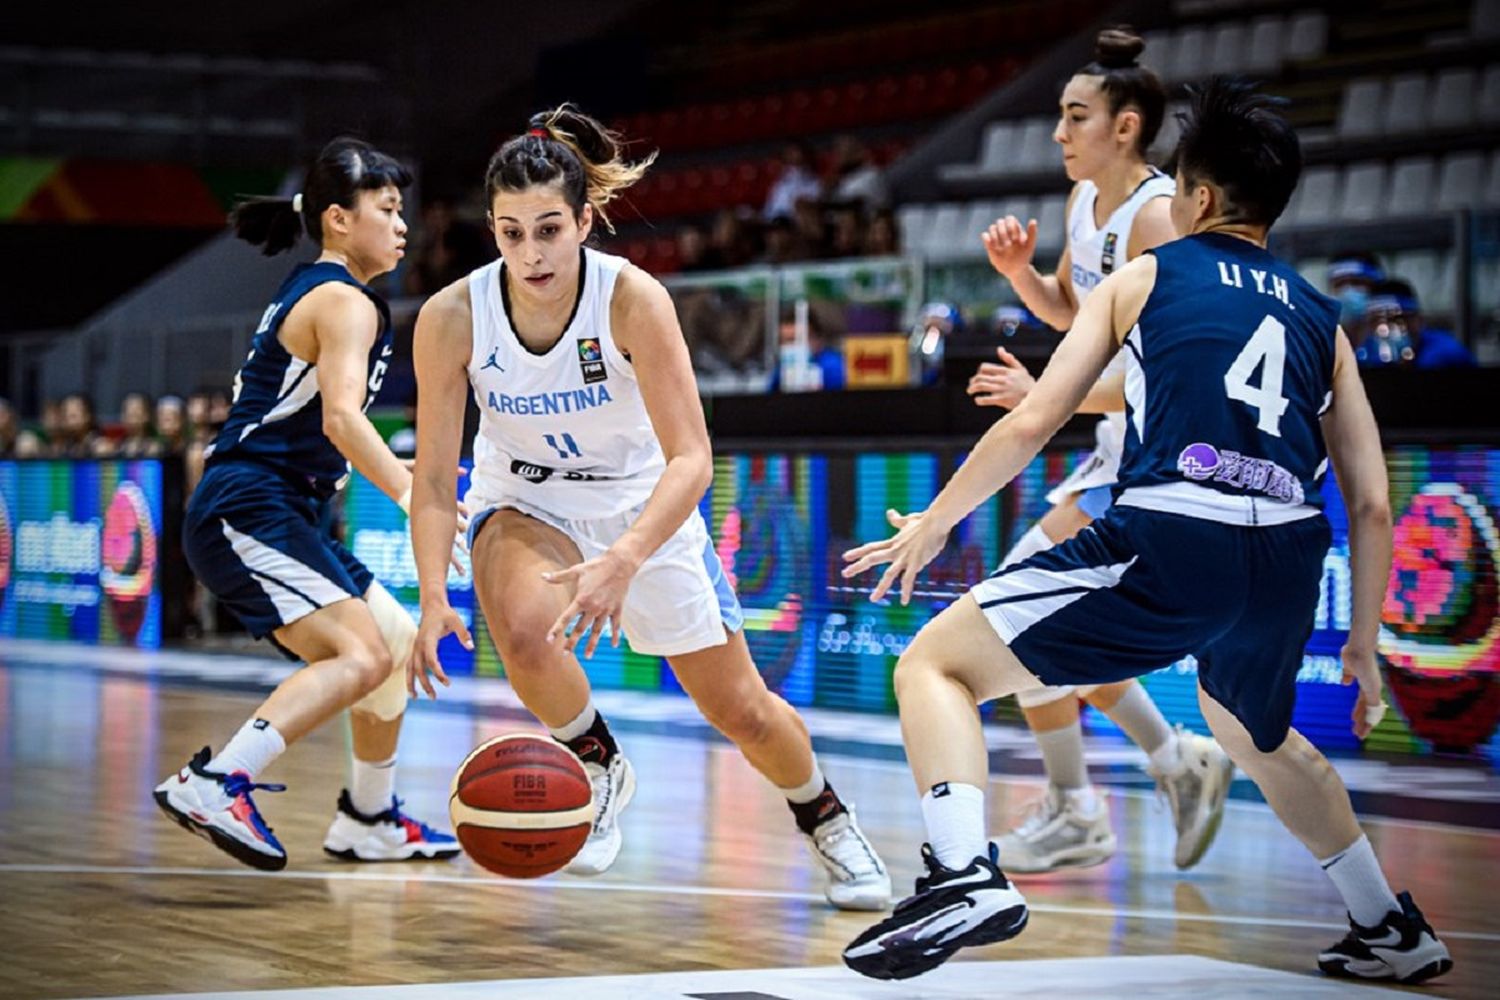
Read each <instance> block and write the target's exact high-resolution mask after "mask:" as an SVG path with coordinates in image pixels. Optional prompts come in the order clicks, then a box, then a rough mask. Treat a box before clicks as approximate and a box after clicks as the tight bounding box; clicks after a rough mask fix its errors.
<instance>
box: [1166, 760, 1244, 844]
mask: <svg viewBox="0 0 1500 1000" xmlns="http://www.w3.org/2000/svg"><path fill="white" fill-rule="evenodd" d="M1220 770H1221V771H1223V772H1224V774H1223V780H1222V781H1220V782H1219V791H1218V794H1217V796H1216V798H1215V802H1214V805H1213V808H1212V809H1211V810H1210V811H1209V814H1208V822H1206V823H1204V824H1203V832H1202V833H1200V834H1199V835H1198V843H1197V846H1195V847H1194V848H1193V852H1192V853H1191V854H1189V855H1188V857H1187V860H1185V861H1176V859H1175V858H1174V859H1173V860H1174V861H1176V864H1177V868H1178V870H1180V871H1187V870H1188V869H1189V868H1191V867H1193V866H1194V865H1196V864H1197V863H1198V862H1200V861H1202V860H1203V855H1205V854H1207V853H1208V849H1209V848H1210V847H1212V846H1213V843H1214V838H1215V837H1217V836H1218V835H1219V827H1220V826H1221V825H1222V824H1223V822H1224V805H1225V803H1227V802H1228V801H1229V786H1230V785H1231V784H1233V782H1234V761H1232V760H1228V759H1227V758H1226V759H1225V761H1224V764H1223V766H1222V767H1221V768H1220Z"/></svg>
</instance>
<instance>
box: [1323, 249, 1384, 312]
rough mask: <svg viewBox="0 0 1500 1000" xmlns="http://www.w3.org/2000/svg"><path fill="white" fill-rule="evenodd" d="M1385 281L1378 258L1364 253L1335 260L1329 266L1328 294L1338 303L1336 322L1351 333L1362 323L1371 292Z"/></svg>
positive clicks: (1356, 251)
mask: <svg viewBox="0 0 1500 1000" xmlns="http://www.w3.org/2000/svg"><path fill="white" fill-rule="evenodd" d="M1384 280H1385V268H1383V267H1381V266H1380V258H1379V257H1376V256H1375V255H1374V254H1372V253H1370V252H1369V251H1367V250H1354V251H1350V252H1348V253H1341V254H1337V255H1336V256H1334V257H1333V258H1332V259H1331V260H1329V262H1328V294H1329V295H1332V296H1333V297H1334V298H1336V299H1338V300H1339V322H1340V323H1342V324H1343V325H1344V329H1346V330H1347V329H1350V328H1351V327H1354V326H1356V325H1358V324H1359V322H1360V321H1361V320H1363V319H1364V315H1365V305H1366V303H1368V302H1369V300H1370V289H1372V288H1373V287H1375V283H1376V282H1377V281H1384Z"/></svg>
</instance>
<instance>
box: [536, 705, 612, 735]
mask: <svg viewBox="0 0 1500 1000" xmlns="http://www.w3.org/2000/svg"><path fill="white" fill-rule="evenodd" d="M598 716H599V711H598V709H596V708H594V699H593V698H590V699H589V700H588V701H587V702H585V703H584V705H583V711H582V712H579V713H578V716H577V717H576V718H575V719H574V720H573V721H572V722H569V723H568V724H567V725H565V726H559V727H558V728H557V729H553V728H552V727H551V726H548V727H547V732H549V733H551V734H552V738H553V739H555V740H557V741H558V742H559V743H566V742H568V741H569V740H576V739H578V737H580V736H582V735H583V734H584V733H586V732H588V731H589V727H590V726H592V725H593V724H594V720H595V719H596V718H598Z"/></svg>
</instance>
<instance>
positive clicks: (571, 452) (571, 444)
mask: <svg viewBox="0 0 1500 1000" xmlns="http://www.w3.org/2000/svg"><path fill="white" fill-rule="evenodd" d="M542 437H543V438H545V439H546V441H547V444H548V445H550V446H551V448H552V450H553V451H555V452H557V457H558V458H582V457H583V452H581V451H579V450H578V442H577V441H574V440H573V435H571V434H569V433H567V432H566V431H564V432H563V433H562V434H543V435H542ZM559 437H560V438H562V441H561V443H559V442H558V438H559ZM564 449H566V450H564Z"/></svg>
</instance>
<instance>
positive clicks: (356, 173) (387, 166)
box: [229, 136, 412, 257]
mask: <svg viewBox="0 0 1500 1000" xmlns="http://www.w3.org/2000/svg"><path fill="white" fill-rule="evenodd" d="M411 182H412V176H411V172H410V171H408V170H407V169H406V168H405V167H404V166H402V165H401V163H400V162H399V161H397V160H396V159H395V158H394V157H392V156H389V155H387V154H385V153H382V152H381V151H380V150H378V149H376V148H375V147H374V146H371V145H370V144H369V143H367V142H364V141H363V140H360V139H354V138H351V137H349V136H340V137H339V138H337V139H334V140H333V141H332V142H330V143H329V144H328V145H326V146H324V147H323V150H322V152H320V153H318V158H317V159H316V160H314V161H313V165H312V167H311V168H310V169H309V170H308V171H307V176H306V177H305V178H304V179H303V181H302V195H301V197H302V204H301V206H300V211H299V210H298V206H297V204H296V202H295V201H294V200H293V199H291V198H246V199H244V200H243V201H241V202H240V203H239V204H237V205H235V207H234V211H233V212H231V213H230V214H229V224H230V225H231V226H233V227H234V231H235V235H237V236H238V237H239V238H240V239H242V240H244V241H245V242H247V243H253V244H255V245H256V246H258V247H260V248H261V250H262V252H263V253H264V254H265V255H266V256H267V257H271V256H274V255H276V254H279V253H281V252H282V251H283V250H289V249H291V247H292V244H294V243H296V242H297V237H298V235H299V233H298V227H299V224H300V227H301V229H302V230H304V231H305V232H306V233H307V235H308V236H309V237H311V238H312V239H313V240H314V241H315V242H317V243H319V244H321V243H322V242H323V211H324V209H326V208H328V206H329V205H340V206H342V207H344V208H348V209H353V208H354V205H355V202H356V200H357V199H358V198H359V192H361V191H378V190H380V189H381V188H383V187H386V186H394V187H396V188H397V189H401V188H406V187H409V186H411Z"/></svg>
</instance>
